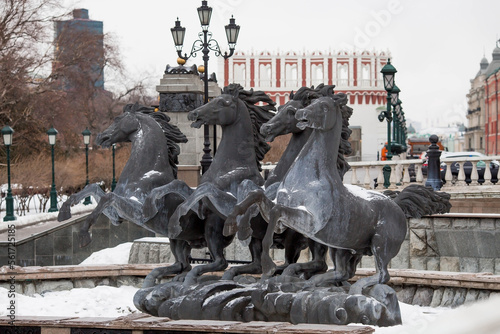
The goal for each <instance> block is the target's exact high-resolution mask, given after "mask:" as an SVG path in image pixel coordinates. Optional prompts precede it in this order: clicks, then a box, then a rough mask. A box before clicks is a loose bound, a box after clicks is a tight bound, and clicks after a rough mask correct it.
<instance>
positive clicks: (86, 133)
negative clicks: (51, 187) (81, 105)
mask: <svg viewBox="0 0 500 334" xmlns="http://www.w3.org/2000/svg"><path fill="white" fill-rule="evenodd" d="M82 135H83V143H84V144H85V170H86V174H87V175H86V180H85V186H88V184H89V144H90V136H91V135H92V132H90V130H89V128H86V129H85V130H83V132H82ZM83 204H84V205H89V204H92V200H91V199H90V196H88V197H85V201H83Z"/></svg>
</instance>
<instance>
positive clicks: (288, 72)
mask: <svg viewBox="0 0 500 334" xmlns="http://www.w3.org/2000/svg"><path fill="white" fill-rule="evenodd" d="M297 74H298V73H297V64H286V65H285V86H286V87H294V88H296V87H297Z"/></svg>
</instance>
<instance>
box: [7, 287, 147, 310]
mask: <svg viewBox="0 0 500 334" xmlns="http://www.w3.org/2000/svg"><path fill="white" fill-rule="evenodd" d="M136 291H137V288H134V287H131V286H121V287H119V288H114V287H109V286H98V287H95V288H92V289H83V288H81V289H71V290H68V291H56V292H46V293H43V294H42V295H40V294H35V295H34V296H33V297H28V296H24V295H21V294H16V299H15V301H16V316H63V317H120V316H123V315H127V314H131V313H134V312H138V311H137V309H136V308H135V306H134V302H133V298H134V294H135V293H136ZM9 300H10V299H9V298H8V290H6V289H4V288H0V301H1V302H0V304H3V305H1V306H0V316H6V315H7V312H8V311H7V303H8V301H9ZM4 306H5V307H4Z"/></svg>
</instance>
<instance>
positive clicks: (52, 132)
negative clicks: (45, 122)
mask: <svg viewBox="0 0 500 334" xmlns="http://www.w3.org/2000/svg"><path fill="white" fill-rule="evenodd" d="M57 133H58V132H57V130H56V129H54V127H51V128H50V129H49V130H48V131H47V135H49V144H50V147H51V152H52V186H51V187H50V208H49V212H57V211H59V210H58V209H57V191H56V181H55V173H54V146H55V145H56V136H57Z"/></svg>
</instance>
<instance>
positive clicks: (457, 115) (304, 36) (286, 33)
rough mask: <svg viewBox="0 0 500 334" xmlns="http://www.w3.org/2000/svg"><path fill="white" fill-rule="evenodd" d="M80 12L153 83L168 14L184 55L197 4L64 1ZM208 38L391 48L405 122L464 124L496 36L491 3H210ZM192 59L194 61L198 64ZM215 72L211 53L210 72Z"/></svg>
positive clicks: (167, 53) (496, 5)
mask: <svg viewBox="0 0 500 334" xmlns="http://www.w3.org/2000/svg"><path fill="white" fill-rule="evenodd" d="M66 4H67V6H68V8H71V7H75V8H87V9H88V10H89V15H90V18H91V19H94V20H100V21H103V22H104V32H105V33H111V34H113V35H115V36H116V37H117V40H118V43H119V45H120V49H121V53H122V55H123V56H124V59H125V65H126V66H127V68H128V69H129V70H130V71H132V72H133V73H151V74H153V75H155V76H157V78H158V79H157V80H156V81H153V82H152V84H153V85H154V84H156V83H158V82H159V79H160V78H161V76H162V74H163V71H164V69H165V66H166V64H171V65H174V64H175V62H176V59H177V56H176V53H175V48H174V45H173V41H172V36H171V33H170V28H171V27H173V26H174V21H175V19H176V18H177V17H179V19H180V20H181V23H182V26H184V27H186V39H185V43H184V45H185V49H184V51H186V52H187V51H189V50H188V49H190V47H191V45H192V43H193V41H194V40H195V39H196V38H197V34H198V32H200V31H201V28H200V25H199V20H198V14H197V10H196V8H197V7H199V6H200V5H201V1H200V0H181V1H167V0H142V1H137V0H134V1H131V0H121V1H112V0H80V1H75V0H66ZM208 5H209V6H211V7H213V14H212V21H211V24H210V31H211V32H212V33H213V37H214V38H215V39H216V40H217V41H218V42H219V44H220V46H221V48H223V49H226V48H227V41H226V36H225V33H224V25H226V24H227V23H228V22H229V18H230V16H231V15H234V17H235V19H236V23H237V24H239V25H240V26H241V31H240V37H239V39H238V44H237V46H236V48H237V49H238V50H242V51H250V50H252V49H253V50H269V51H276V50H281V51H287V50H298V51H301V50H304V49H305V50H309V51H312V50H320V51H328V50H339V49H350V50H364V49H367V50H370V51H372V50H377V51H386V50H388V51H390V53H391V55H392V63H393V65H394V66H395V67H396V69H397V70H398V73H397V74H396V84H397V85H398V86H399V88H400V89H401V94H400V98H401V100H402V102H403V108H404V111H405V113H406V115H407V119H409V120H410V121H411V120H413V121H418V122H421V123H422V124H423V125H424V126H426V125H427V126H431V125H442V126H446V125H447V124H448V123H452V122H455V121H465V114H466V110H467V104H466V97H465V95H466V94H467V92H468V90H469V88H470V79H472V78H473V77H474V76H475V75H476V73H477V72H478V70H479V62H480V60H481V58H482V57H483V54H484V55H485V56H486V58H487V59H488V61H491V53H492V51H493V48H494V47H495V42H496V40H497V39H498V38H500V16H499V15H500V1H498V0H476V1H464V0H433V1H430V0H419V1H410V0H358V1H335V0H316V1H314V0H309V1H305V0H272V1H271V0H265V1H264V0H252V1H250V0H209V1H208ZM201 62H202V60H201V55H199V56H198V57H197V58H196V59H194V63H196V64H199V63H201ZM215 69H216V59H215V56H214V55H213V53H211V60H210V64H209V71H210V72H213V71H215Z"/></svg>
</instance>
